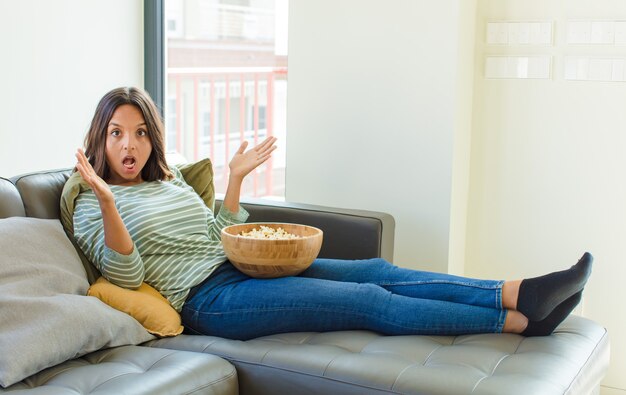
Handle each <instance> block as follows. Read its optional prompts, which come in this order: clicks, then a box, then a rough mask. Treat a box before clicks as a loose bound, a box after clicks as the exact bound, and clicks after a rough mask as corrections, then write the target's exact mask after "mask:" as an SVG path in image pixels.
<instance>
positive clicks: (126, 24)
mask: <svg viewBox="0 0 626 395" xmlns="http://www.w3.org/2000/svg"><path fill="white" fill-rule="evenodd" d="M0 48H2V49H1V51H2V61H1V62H0V87H2V88H1V91H0V108H1V109H2V116H0V175H1V176H4V177H10V176H14V175H17V174H21V173H25V172H30V171H37V170H42V169H51V168H62V167H70V166H73V165H74V163H75V161H74V152H75V150H76V148H78V147H80V146H82V143H83V137H84V135H85V132H86V131H87V127H88V126H89V122H90V121H91V117H92V116H93V112H94V110H95V108H96V105H97V103H98V100H99V99H100V98H101V97H102V96H103V95H104V94H105V93H106V92H107V91H109V90H110V89H112V88H115V87H118V86H123V85H135V86H143V1H140V0H90V1H83V0H55V1H48V0H20V1H15V0H0Z"/></svg>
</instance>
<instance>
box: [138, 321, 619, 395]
mask: <svg viewBox="0 0 626 395" xmlns="http://www.w3.org/2000/svg"><path fill="white" fill-rule="evenodd" d="M147 345H150V346H152V347H163V348H171V349H178V350H192V351H202V352H206V353H211V354H215V355H219V356H221V357H223V358H226V359H228V360H230V361H231V362H232V363H233V364H234V365H235V367H236V368H237V374H238V375H239V386H240V391H241V394H242V395H251V394H255V395H260V394H263V395H269V394H290V393H293V394H295V393H297V394H299V395H306V394H354V395H362V394H421V395H435V394H438V395H453V394H470V393H471V394H477V395H487V394H507V395H529V394H533V395H535V394H555V395H556V394H561V395H562V394H590V393H592V392H593V390H594V389H595V388H597V387H598V386H599V384H600V380H601V379H602V377H603V376H604V373H605V372H606V369H607V367H608V363H609V344H608V338H607V333H606V330H605V329H604V328H602V327H601V326H599V325H598V324H596V323H594V322H593V321H590V320H587V319H585V318H582V317H577V316H570V317H569V318H568V319H567V320H566V321H565V322H564V323H563V324H561V326H559V328H557V330H556V332H555V333H554V334H553V335H551V336H546V337H533V338H525V337H522V336H518V335H514V334H478V335H465V336H454V337H453V336H381V335H379V334H376V333H372V332H366V331H345V332H328V333H286V334H281V335H274V336H267V337H263V338H259V339H254V340H249V341H245V342H241V341H235V340H227V339H222V338H218V337H210V336H185V335H183V336H179V337H176V338H168V339H159V340H155V341H152V342H149V343H147Z"/></svg>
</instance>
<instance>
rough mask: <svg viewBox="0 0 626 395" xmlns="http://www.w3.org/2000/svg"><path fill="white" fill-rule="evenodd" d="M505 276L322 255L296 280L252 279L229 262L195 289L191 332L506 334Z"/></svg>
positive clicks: (188, 316) (186, 320)
mask: <svg viewBox="0 0 626 395" xmlns="http://www.w3.org/2000/svg"><path fill="white" fill-rule="evenodd" d="M503 283H504V282H503V281H494V280H476V279H470V278H464V277H458V276H452V275H448V274H442V273H431V272H423V271H416V270H410V269H404V268H400V267H397V266H394V265H392V264H391V263H389V262H387V261H385V260H383V259H367V260H359V261H346V260H336V259H317V260H316V261H315V262H313V264H312V265H311V266H310V267H309V268H308V269H307V270H306V271H304V272H303V273H302V274H300V275H299V276H295V277H283V278H276V279H255V278H251V277H248V276H247V275H245V274H243V273H241V272H239V271H238V270H237V269H236V268H234V266H233V265H232V264H231V263H230V262H226V263H224V264H222V265H221V266H220V267H219V268H217V269H216V270H215V272H213V274H211V276H210V277H209V278H208V279H207V280H205V281H204V282H203V283H201V284H199V285H197V286H196V287H194V288H192V290H191V292H190V294H189V297H188V298H187V300H186V302H185V304H184V306H183V308H182V311H181V316H182V320H183V325H184V326H185V327H186V329H187V332H188V333H194V334H205V335H213V336H220V337H226V338H231V339H241V340H244V339H251V338H254V337H259V336H264V335H269V334H275V333H283V332H308V331H316V332H318V331H319V332H322V331H338V330H356V329H365V330H371V331H376V332H380V333H383V334H387V335H411V334H418V335H458V334H467V333H485V332H501V331H502V327H503V326H504V320H505V318H506V314H507V311H506V310H504V309H503V308H502V284H503Z"/></svg>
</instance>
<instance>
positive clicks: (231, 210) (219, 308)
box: [74, 88, 592, 339]
mask: <svg viewBox="0 0 626 395" xmlns="http://www.w3.org/2000/svg"><path fill="white" fill-rule="evenodd" d="M163 134H164V133H163V125H162V121H161V119H160V117H159V115H158V112H157V110H156V107H155V105H154V103H153V102H152V100H151V99H150V97H149V96H148V95H147V94H146V93H145V92H143V91H142V90H139V89H136V88H118V89H114V90H112V91H111V92H109V93H107V94H106V95H105V96H104V97H103V98H102V99H101V101H100V102H99V104H98V107H97V109H96V112H95V115H94V117H93V120H92V123H91V126H90V129H89V131H88V134H87V136H86V139H85V148H86V150H85V152H84V153H83V151H81V150H80V149H79V150H78V152H77V154H76V157H77V159H78V163H77V165H76V169H77V171H78V172H80V174H81V176H82V178H83V179H84V180H85V181H86V183H87V184H88V185H89V186H90V187H91V189H88V190H86V191H84V192H82V193H81V194H80V195H79V196H78V198H77V200H76V208H75V212H74V235H75V238H76V241H77V243H78V245H79V246H80V247H81V249H82V250H83V252H84V253H85V254H86V256H87V257H89V258H90V260H91V261H92V262H93V263H94V264H95V265H96V266H97V267H98V269H99V270H100V271H101V272H102V274H103V275H104V276H105V277H106V278H107V279H109V281H111V282H113V283H115V284H117V285H119V286H122V287H126V288H131V289H133V288H137V287H138V286H139V285H140V284H141V283H142V282H143V281H145V282H146V283H148V284H150V285H152V286H153V287H155V288H156V289H157V290H159V292H161V293H162V294H163V295H164V296H165V297H166V298H167V299H168V300H169V301H170V303H171V305H172V306H173V307H174V308H175V309H176V310H178V311H179V312H180V313H181V317H182V320H183V325H184V326H185V327H186V328H187V330H188V331H189V332H190V333H198V334H207V335H215V336H222V337H228V338H234V339H249V338H253V337H258V336H263V335H267V334H272V333H279V332H296V331H331V330H348V329H368V330H374V331H378V332H382V333H385V334H388V335H402V334H431V335H452V334H465V333H481V332H511V333H520V334H523V335H526V336H537V335H539V336H541V335H549V334H550V333H552V331H553V330H554V329H555V328H556V326H557V325H558V324H559V323H560V322H561V321H562V320H563V319H565V317H567V316H568V315H569V313H570V312H571V311H572V310H573V309H574V307H575V306H576V305H577V304H578V303H579V301H580V298H581V294H582V290H583V288H584V286H585V283H586V281H587V279H588V277H589V275H590V273H591V262H592V257H591V255H590V254H588V253H585V254H584V255H583V257H582V258H581V259H580V260H579V262H578V263H577V264H576V265H574V266H572V267H571V268H569V269H567V270H563V271H560V272H554V273H550V274H547V275H545V276H541V277H536V278H531V279H525V280H518V281H496V280H476V279H469V278H463V277H457V276H451V275H447V274H440V273H429V272H421V271H414V270H408V269H403V268H399V267H396V266H393V265H392V264H390V263H388V262H385V261H384V260H382V259H370V260H363V261H339V260H333V259H317V260H316V261H315V262H314V263H313V264H312V265H311V267H310V268H309V269H307V270H306V271H305V272H303V273H302V274H301V275H299V276H296V277H285V278H278V279H254V278H250V277H248V276H246V275H245V274H243V273H241V272H239V271H238V270H236V269H235V268H234V267H233V266H232V265H231V264H230V263H229V262H228V261H227V259H226V256H225V255H224V252H223V250H222V247H221V244H220V231H221V229H222V228H223V227H224V226H227V225H230V224H236V223H241V222H244V221H245V220H246V219H247V217H248V214H247V213H246V211H245V210H244V209H243V208H242V207H241V206H240V205H239V194H240V189H241V184H242V182H243V179H244V178H245V177H246V176H247V175H248V174H249V173H250V172H251V171H253V170H254V169H255V168H256V167H257V166H259V165H260V164H262V163H263V162H265V161H266V160H267V159H268V158H269V157H270V156H271V154H272V151H273V150H274V149H275V148H276V147H275V145H274V143H275V142H276V139H275V138H273V137H269V138H267V139H266V140H265V141H263V142H262V143H260V144H259V145H258V146H256V147H253V148H252V149H249V150H246V148H247V143H246V142H243V143H242V144H241V146H240V147H239V149H238V150H237V152H236V153H235V155H234V157H233V158H232V160H231V162H230V164H229V168H230V176H229V182H228V188H227V191H226V195H225V198H224V202H223V204H222V207H221V209H220V211H219V212H218V213H217V216H214V215H213V213H212V212H211V210H210V209H208V208H207V207H206V205H205V204H204V203H203V201H202V200H201V199H200V197H199V196H198V195H197V194H196V193H195V192H194V191H193V189H192V188H191V187H190V186H188V185H187V184H186V183H185V181H184V180H183V178H182V175H181V174H180V172H179V171H178V170H177V169H176V168H174V167H168V165H167V163H166V161H165V156H164V149H163Z"/></svg>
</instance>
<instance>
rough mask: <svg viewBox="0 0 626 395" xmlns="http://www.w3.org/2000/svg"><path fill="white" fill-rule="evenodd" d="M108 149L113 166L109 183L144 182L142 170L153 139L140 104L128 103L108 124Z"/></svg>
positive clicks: (110, 164) (120, 107)
mask: <svg viewBox="0 0 626 395" xmlns="http://www.w3.org/2000/svg"><path fill="white" fill-rule="evenodd" d="M105 152H106V160H107V164H108V165H109V168H110V169H111V175H110V177H109V179H108V180H105V181H106V182H107V183H109V184H113V185H135V184H139V183H141V182H143V180H142V178H141V170H142V169H143V167H144V166H145V164H146V162H147V161H148V158H149V157H150V153H151V152H152V142H151V141H150V137H148V129H147V128H146V121H145V120H144V118H143V114H142V113H141V111H140V110H139V109H138V108H137V107H136V106H134V105H132V104H124V105H121V106H119V107H118V108H117V109H116V110H115V112H114V113H113V116H112V117H111V121H109V125H108V126H107V137H106V151H105Z"/></svg>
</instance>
